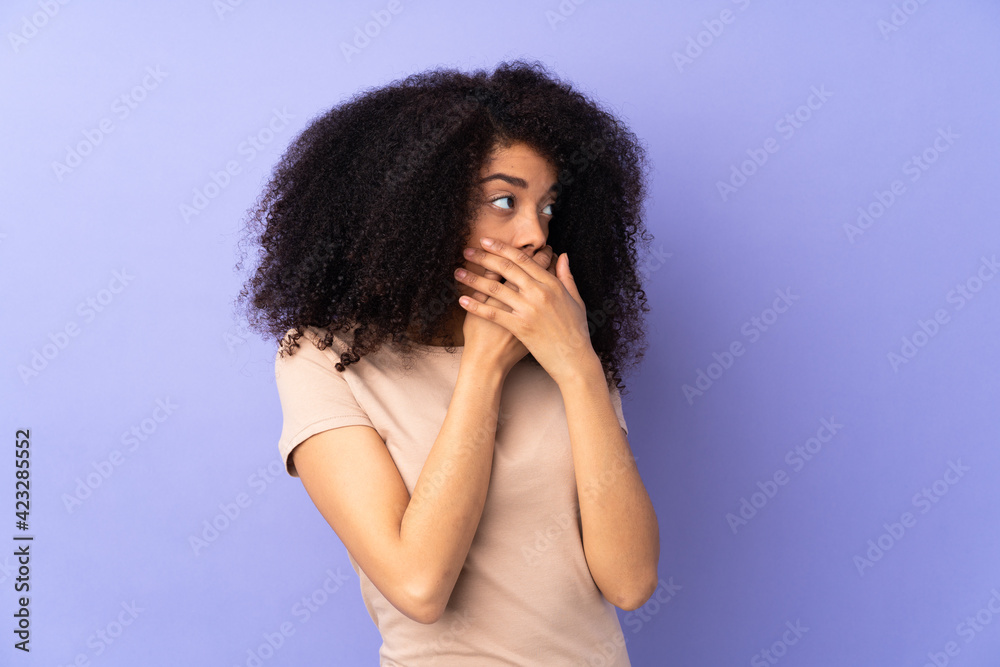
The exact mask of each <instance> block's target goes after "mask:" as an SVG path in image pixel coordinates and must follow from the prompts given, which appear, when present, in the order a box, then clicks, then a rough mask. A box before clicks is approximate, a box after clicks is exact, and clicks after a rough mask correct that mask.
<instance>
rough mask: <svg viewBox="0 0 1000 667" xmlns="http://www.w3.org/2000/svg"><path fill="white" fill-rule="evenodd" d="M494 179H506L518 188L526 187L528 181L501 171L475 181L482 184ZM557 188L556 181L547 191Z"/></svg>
mask: <svg viewBox="0 0 1000 667" xmlns="http://www.w3.org/2000/svg"><path fill="white" fill-rule="evenodd" d="M495 179H496V180H501V181H506V182H507V183H510V184H511V185H513V186H515V187H518V188H523V189H526V188H527V187H528V182H527V181H526V180H524V179H523V178H518V177H517V176H510V175H508V174H501V173H496V174H490V175H489V176H487V177H486V178H481V179H479V180H478V181H476V183H477V184H482V183H485V182H486V181H492V180H495ZM558 189H559V184H558V183H553V184H552V185H551V186H550V187H549V189H548V191H549V192H552V191H553V190H558Z"/></svg>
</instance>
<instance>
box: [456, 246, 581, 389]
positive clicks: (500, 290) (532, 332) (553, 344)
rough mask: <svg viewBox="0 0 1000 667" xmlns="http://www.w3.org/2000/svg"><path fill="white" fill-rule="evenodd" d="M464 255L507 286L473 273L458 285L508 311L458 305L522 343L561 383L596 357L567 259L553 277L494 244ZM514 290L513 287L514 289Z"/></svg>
mask: <svg viewBox="0 0 1000 667" xmlns="http://www.w3.org/2000/svg"><path fill="white" fill-rule="evenodd" d="M469 250H470V249H467V250H466V254H465V259H466V260H467V261H469V262H472V263H475V264H479V265H481V266H483V267H485V268H486V270H487V271H490V272H493V273H496V274H498V275H500V276H502V277H503V278H504V279H505V280H506V282H505V283H501V282H500V281H499V280H493V279H491V278H490V277H486V276H479V275H476V274H475V273H473V272H471V271H469V272H468V273H466V275H465V277H464V278H461V279H458V278H456V280H458V281H459V282H461V283H463V284H465V285H468V286H469V287H470V288H472V289H474V290H476V291H478V292H481V293H482V294H485V295H487V296H492V297H493V298H495V299H497V300H498V301H500V302H502V303H503V304H505V305H506V306H507V307H508V308H509V309H510V310H509V311H507V310H504V309H501V308H497V307H495V306H490V305H487V304H485V303H483V302H481V301H477V300H476V299H467V303H462V300H461V299H460V300H459V303H460V304H461V305H462V307H463V308H465V310H466V311H467V312H469V313H471V314H473V315H475V316H476V317H482V318H485V319H488V320H490V321H492V322H495V323H496V324H499V325H500V326H502V327H503V328H505V329H507V330H508V331H510V332H511V334H513V335H514V336H516V337H517V339H518V340H520V341H521V342H522V343H523V344H524V346H525V347H526V348H527V349H528V351H529V352H530V353H531V354H532V356H534V357H535V359H536V360H537V361H538V363H539V364H541V365H542V368H544V369H545V370H546V371H547V372H548V374H549V375H550V376H552V378H553V379H554V380H555V381H556V382H557V383H558V382H560V381H561V380H562V379H563V378H568V377H569V376H570V375H571V374H572V373H574V372H576V371H577V370H578V369H579V368H580V367H581V365H582V364H584V363H587V362H588V361H589V360H590V359H591V358H592V357H593V358H596V355H595V354H594V348H593V345H591V342H590V331H589V328H588V326H587V308H586V305H585V304H584V303H583V299H582V298H581V297H580V292H579V291H577V289H576V281H574V280H573V274H571V273H570V270H569V257H568V256H567V255H566V253H563V254H562V255H559V257H558V258H556V262H555V267H554V274H553V273H552V272H551V269H549V270H547V269H544V268H542V267H541V266H539V265H538V263H536V262H535V261H534V259H532V257H531V255H529V254H528V253H526V252H524V251H523V250H519V249H517V248H515V247H513V246H511V245H508V244H506V243H503V242H501V241H498V240H496V239H494V240H493V245H492V247H491V246H487V245H486V244H481V247H480V248H473V249H471V250H472V254H471V255H470V254H469ZM512 286H513V287H512Z"/></svg>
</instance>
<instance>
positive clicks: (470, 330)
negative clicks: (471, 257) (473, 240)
mask: <svg viewBox="0 0 1000 667" xmlns="http://www.w3.org/2000/svg"><path fill="white" fill-rule="evenodd" d="M554 254H555V253H554V251H553V249H552V246H549V245H547V246H545V247H544V248H542V249H541V250H540V251H538V252H537V253H536V254H535V255H534V257H533V258H532V259H534V260H535V262H536V263H537V264H538V265H539V266H541V267H542V268H543V269H547V270H548V271H549V272H550V273H552V275H555V264H554V263H553V262H552V258H553V256H554ZM464 268H465V270H466V271H468V272H470V273H474V274H475V275H483V276H484V277H485V278H487V279H489V280H501V281H502V280H503V279H502V278H501V277H500V275H499V274H498V273H496V272H494V271H490V270H489V269H487V268H485V267H483V266H480V265H479V264H472V263H470V262H469V261H468V260H466V261H465V262H464ZM480 272H484V273H480ZM459 287H465V288H466V290H468V289H471V288H469V287H468V286H465V285H462V284H461V283H459ZM511 287H512V288H513V289H514V290H517V288H516V287H513V285H512V286H511ZM470 298H473V299H476V300H477V301H479V302H481V303H486V304H488V305H491V306H494V307H496V308H502V309H504V310H506V311H510V308H509V307H507V305H506V304H504V303H503V302H501V301H498V300H497V299H494V298H493V297H492V296H488V295H486V294H484V293H482V292H476V291H474V292H473V293H472V296H471V297H470ZM462 334H463V336H464V337H465V346H464V350H463V352H462V354H463V355H467V356H470V357H472V358H487V359H494V360H496V363H497V364H498V365H499V367H500V368H501V370H503V373H504V375H505V376H506V374H507V373H508V372H509V371H510V369H511V368H513V367H514V365H515V364H516V363H517V362H519V361H520V360H521V359H523V358H524V357H525V356H527V354H528V348H526V347H525V346H524V343H522V342H521V341H520V340H518V339H517V337H516V336H514V334H512V333H510V332H509V331H507V330H506V329H504V328H503V327H502V326H500V325H499V324H496V323H495V322H491V321H489V320H486V319H483V318H482V317H476V316H475V315H471V314H469V313H468V312H467V313H466V314H465V322H464V323H463V324H462Z"/></svg>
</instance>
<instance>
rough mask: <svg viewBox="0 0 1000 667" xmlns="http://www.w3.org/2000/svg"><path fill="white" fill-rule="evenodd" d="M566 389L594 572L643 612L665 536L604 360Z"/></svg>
mask: <svg viewBox="0 0 1000 667" xmlns="http://www.w3.org/2000/svg"><path fill="white" fill-rule="evenodd" d="M559 389H560V391H561V392H562V397H563V404H564V405H565V406H566V420H567V421H568V423H569V439H570V444H571V447H572V450H573V465H574V467H575V469H576V488H577V494H578V495H579V498H580V521H581V524H582V532H583V549H584V553H585V555H586V558H587V566H588V567H589V568H590V573H591V575H592V576H593V577H594V582H595V583H596V584H597V587H598V588H600V589H601V593H603V594H604V597H605V598H607V599H608V600H609V601H610V602H611V603H612V604H614V605H615V606H616V607H619V608H621V609H625V610H632V609H637V608H638V607H640V606H642V605H643V604H645V602H646V600H648V599H649V597H650V596H651V595H652V594H653V592H654V591H655V590H656V586H657V581H658V576H657V564H658V562H659V560H660V530H659V526H658V525H657V521H656V513H655V512H654V510H653V504H652V502H650V499H649V494H648V493H647V492H646V487H645V486H643V483H642V479H641V478H640V477H639V471H638V469H637V468H636V465H635V459H634V457H633V456H632V452H631V449H630V447H629V444H628V440H627V439H626V437H625V433H624V431H623V430H622V427H621V424H620V423H619V422H618V416H617V415H616V414H615V409H614V406H613V405H612V403H611V395H610V392H609V391H608V385H607V382H606V380H605V379H604V371H603V370H602V367H601V363H600V360H599V359H598V358H597V355H596V354H595V355H593V358H592V360H591V362H589V363H587V364H584V365H583V366H581V367H580V370H579V372H577V373H575V374H573V375H570V376H567V377H566V378H564V379H563V380H562V381H561V382H560V384H559Z"/></svg>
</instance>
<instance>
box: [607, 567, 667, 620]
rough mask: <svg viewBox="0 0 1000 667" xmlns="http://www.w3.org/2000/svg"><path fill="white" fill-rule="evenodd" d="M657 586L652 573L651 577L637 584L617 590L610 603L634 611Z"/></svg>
mask: <svg viewBox="0 0 1000 667" xmlns="http://www.w3.org/2000/svg"><path fill="white" fill-rule="evenodd" d="M657 586H659V580H658V579H657V577H656V573H654V575H653V578H652V579H650V578H648V577H647V578H646V579H645V580H643V581H642V582H639V583H638V584H637V585H634V586H632V587H630V588H627V589H622V590H621V591H619V592H618V595H617V596H616V599H615V600H611V603H612V604H613V605H615V606H616V607H618V608H619V609H621V610H623V611H635V610H636V609H638V608H639V607H641V606H642V605H644V604H646V602H647V601H649V598H651V597H653V593H655V592H656V587H657Z"/></svg>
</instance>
